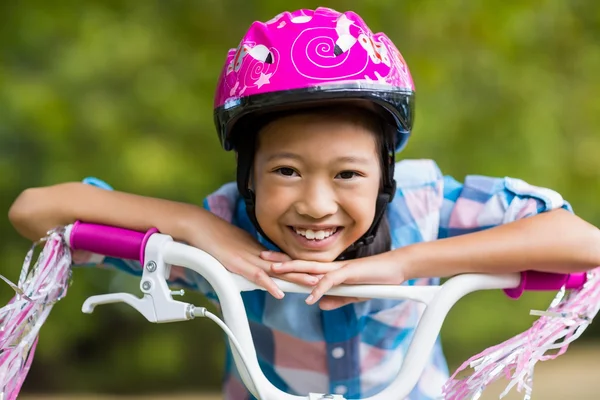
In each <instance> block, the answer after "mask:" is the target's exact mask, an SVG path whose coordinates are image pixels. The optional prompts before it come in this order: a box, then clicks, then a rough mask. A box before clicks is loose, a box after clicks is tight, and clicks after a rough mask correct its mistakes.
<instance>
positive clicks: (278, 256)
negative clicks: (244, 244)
mask: <svg viewBox="0 0 600 400" xmlns="http://www.w3.org/2000/svg"><path fill="white" fill-rule="evenodd" d="M260 258H262V259H263V260H266V261H272V262H280V263H282V262H285V261H291V260H292V259H291V258H290V256H288V255H287V254H285V253H281V252H278V251H269V250H265V251H261V252H260Z"/></svg>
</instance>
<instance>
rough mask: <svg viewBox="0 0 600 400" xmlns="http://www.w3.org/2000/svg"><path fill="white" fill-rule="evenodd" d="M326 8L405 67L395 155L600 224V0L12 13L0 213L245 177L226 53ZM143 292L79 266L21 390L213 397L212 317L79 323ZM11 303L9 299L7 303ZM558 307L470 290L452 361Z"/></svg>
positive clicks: (212, 4)
mask: <svg viewBox="0 0 600 400" xmlns="http://www.w3.org/2000/svg"><path fill="white" fill-rule="evenodd" d="M319 5H324V6H329V7H333V8H336V9H338V10H342V11H343V10H348V9H351V10H354V11H356V12H358V13H359V14H361V15H362V16H363V17H364V18H365V19H366V21H367V23H368V24H369V25H370V26H371V28H372V29H373V30H374V31H385V32H386V33H387V34H388V35H389V36H390V37H391V38H392V40H394V41H395V43H396V44H397V46H398V47H399V48H400V50H401V51H402V52H403V54H404V57H405V58H406V60H407V61H408V63H409V65H410V66H411V70H412V73H413V76H414V79H415V83H416V86H417V96H418V98H417V105H418V106H417V122H416V128H415V130H414V135H413V138H412V140H411V142H410V144H409V146H408V149H407V150H406V151H405V153H404V154H403V157H409V158H433V159H435V160H437V161H438V163H439V165H440V167H441V168H442V170H443V171H444V172H445V173H447V174H451V175H454V176H455V177H456V178H458V179H460V178H462V177H464V176H465V175H466V174H484V175H492V176H505V175H506V176H514V177H519V178H522V179H525V180H527V181H528V182H530V183H532V184H535V185H539V186H546V187H551V188H553V189H556V190H558V191H559V192H560V193H562V194H563V195H564V196H565V197H566V198H567V199H568V200H569V201H570V202H571V203H572V205H573V206H574V208H575V211H576V212H577V213H578V214H579V215H581V216H582V217H583V218H585V219H587V220H588V221H590V222H591V223H593V224H595V225H597V226H598V225H600V207H598V205H597V204H598V199H597V197H598V195H599V193H600V190H599V189H600V184H599V183H598V182H599V181H598V178H600V157H598V153H599V152H600V132H599V128H600V96H598V93H600V74H598V71H600V45H599V43H600V3H599V2H593V1H589V0H588V1H586V0H562V1H561V0H522V1H499V0H488V1H486V2H476V1H472V2H468V1H458V0H450V1H445V2H440V1H437V0H420V1H398V0H378V1H372V0H369V1H367V0H362V1H359V0H354V1H350V0H348V1H341V0H339V1H333V0H332V1H323V2H316V1H313V0H306V1H298V0H288V1H285V2H282V1H277V0H261V1H259V0H196V1H192V0H188V1H183V0H173V1H165V0H163V1H160V0H155V1H148V0H143V1H124V0H123V1H117V0H115V1H91V0H88V1H85V2H82V1H76V0H71V1H69V0H55V1H52V2H47V1H44V0H29V1H22V2H17V1H4V2H1V3H0V193H1V194H2V196H0V210H4V211H6V210H8V208H9V206H10V204H11V202H12V201H13V200H14V199H15V197H16V196H17V195H18V194H19V193H20V192H21V191H22V190H23V189H25V188H27V187H32V186H41V185H50V184H54V183H58V182H62V181H77V180H81V179H82V178H83V177H86V176H97V177H100V178H102V179H104V180H106V181H107V182H109V183H111V184H112V185H113V186H114V187H115V188H117V189H119V190H125V191H130V192H134V193H139V194H144V195H150V196H160V197H166V198H169V199H174V200H179V201H186V202H192V203H198V204H199V203H200V202H201V201H202V199H203V198H204V196H206V195H207V194H208V193H210V192H211V191H213V190H215V189H216V188H218V187H219V186H220V185H221V184H222V183H224V182H226V181H230V180H233V179H234V163H233V157H232V155H231V154H224V153H223V152H222V151H221V149H220V146H219V143H218V140H217V137H216V134H215V132H214V127H213V125H212V95H213V91H214V87H215V84H216V79H217V75H218V73H219V70H220V68H221V65H222V62H223V60H224V56H225V54H226V51H227V49H228V48H230V47H235V46H236V45H237V43H238V41H239V39H240V37H241V35H242V33H243V32H244V31H245V29H246V28H247V27H248V26H249V24H250V23H251V22H252V21H254V20H267V19H270V18H271V17H272V16H274V15H275V14H277V13H279V12H280V11H283V10H285V9H288V10H290V9H297V8H314V7H316V6H319ZM3 215H4V216H3V217H2V218H0V234H1V237H2V241H1V242H0V259H1V260H2V266H1V267H0V273H2V274H4V275H6V276H8V277H9V278H11V279H17V276H18V271H19V268H20V265H21V262H22V258H23V256H24V255H25V252H26V250H27V248H28V246H29V244H28V243H27V242H26V241H25V240H23V239H21V238H19V237H18V236H17V235H16V234H15V232H14V230H13V229H12V228H11V226H10V224H9V223H8V220H7V219H6V213H5V212H3ZM137 284H138V283H137V280H136V279H135V278H132V277H129V276H123V275H122V274H117V273H114V272H112V271H103V270H99V269H97V270H91V269H90V270H77V271H76V272H75V275H74V284H73V285H72V287H71V288H70V290H69V295H68V297H67V298H66V299H65V300H63V301H62V302H61V303H59V304H58V305H57V306H56V307H55V308H54V310H53V312H52V314H51V317H50V318H49V320H48V322H47V323H46V324H45V325H44V328H43V330H42V335H41V340H40V345H39V346H38V352H37V355H36V359H35V362H34V365H33V367H32V370H31V372H30V375H29V379H28V381H27V382H26V385H25V389H26V390H28V391H55V392H84V391H88V392H121V393H128V392H138V393H144V392H157V391H165V392H168V393H173V392H174V391H191V390H196V389H217V388H218V385H219V382H220V376H221V369H222V366H223V363H224V361H223V341H222V337H221V333H220V331H219V329H218V328H217V327H216V326H215V325H214V324H212V323H210V322H208V321H204V320H200V321H195V322H190V323H186V324H183V323H179V324H171V325H159V326H157V325H152V324H149V323H147V322H146V321H145V320H143V318H142V317H141V316H140V315H138V314H137V313H136V312H135V311H133V310H130V309H129V308H127V307H126V306H117V305H115V306H105V307H100V308H99V309H98V310H97V311H96V312H95V313H94V314H93V315H92V316H88V315H83V314H82V313H81V311H80V307H81V304H82V302H83V300H84V299H85V298H86V297H87V296H89V295H92V294H98V293H106V292H108V291H110V292H115V291H123V290H130V291H133V292H134V293H137ZM12 294H13V293H11V291H10V289H9V288H8V286H0V303H2V304H6V301H7V300H8V299H9V298H10V297H11V296H12ZM186 296H187V297H188V298H190V299H191V300H192V301H196V302H202V300H201V297H200V296H199V295H198V294H188V295H186ZM550 298H551V295H549V294H528V295H526V296H524V297H523V299H521V300H520V301H518V302H514V301H509V300H507V299H506V298H504V296H503V295H502V294H501V293H499V292H495V293H478V294H473V295H471V296H470V297H468V298H467V299H465V300H464V301H462V302H461V303H459V304H458V305H457V306H456V308H455V309H454V310H453V311H452V313H451V315H450V317H449V319H448V321H447V323H446V325H445V326H444V330H443V339H444V345H445V348H446V350H447V352H448V356H449V358H450V361H451V363H452V364H456V363H458V362H459V361H462V359H464V358H465V357H467V356H469V355H471V354H473V353H474V352H477V351H480V350H482V349H483V348H484V347H486V346H488V345H491V344H495V343H498V342H499V341H501V340H504V339H506V338H508V337H510V336H512V335H513V334H515V333H517V332H520V331H521V330H523V329H526V328H527V327H528V326H529V324H531V322H532V317H529V316H528V310H529V309H530V308H540V307H541V308H545V307H546V305H547V303H548V300H549V299H550ZM599 334H600V330H599V329H596V330H595V332H594V331H592V332H589V333H586V335H585V339H588V340H595V338H597V337H598V335H599Z"/></svg>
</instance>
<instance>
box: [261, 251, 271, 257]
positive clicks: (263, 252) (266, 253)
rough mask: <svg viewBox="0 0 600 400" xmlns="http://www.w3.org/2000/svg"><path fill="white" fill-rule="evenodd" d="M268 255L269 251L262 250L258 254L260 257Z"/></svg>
mask: <svg viewBox="0 0 600 400" xmlns="http://www.w3.org/2000/svg"><path fill="white" fill-rule="evenodd" d="M269 254H271V252H270V251H269V250H263V251H261V252H260V255H261V256H268V255H269Z"/></svg>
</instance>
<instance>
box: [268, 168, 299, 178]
mask: <svg viewBox="0 0 600 400" xmlns="http://www.w3.org/2000/svg"><path fill="white" fill-rule="evenodd" d="M274 172H276V173H278V174H279V175H283V176H294V175H297V173H296V171H294V170H293V169H292V168H288V167H281V168H277V169H276V170H275V171H274Z"/></svg>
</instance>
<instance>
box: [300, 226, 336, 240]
mask: <svg viewBox="0 0 600 400" xmlns="http://www.w3.org/2000/svg"><path fill="white" fill-rule="evenodd" d="M294 231H295V232H296V233H297V234H299V235H302V236H304V237H305V238H307V239H309V240H315V239H316V240H323V239H325V238H328V237H329V236H331V235H333V234H334V233H335V232H336V231H337V228H332V229H326V230H321V231H313V230H312V229H306V230H304V229H296V228H294Z"/></svg>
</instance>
